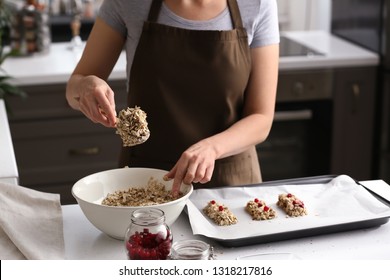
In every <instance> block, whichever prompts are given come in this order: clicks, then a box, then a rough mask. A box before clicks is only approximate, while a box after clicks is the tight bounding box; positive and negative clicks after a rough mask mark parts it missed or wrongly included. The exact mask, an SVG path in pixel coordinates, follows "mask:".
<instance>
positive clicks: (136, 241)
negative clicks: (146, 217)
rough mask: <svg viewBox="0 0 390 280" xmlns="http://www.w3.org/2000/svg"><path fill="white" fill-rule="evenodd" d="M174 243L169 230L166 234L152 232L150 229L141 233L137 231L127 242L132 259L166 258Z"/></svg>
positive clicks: (129, 255)
mask: <svg viewBox="0 0 390 280" xmlns="http://www.w3.org/2000/svg"><path fill="white" fill-rule="evenodd" d="M171 245H172V235H171V233H170V231H169V230H167V232H166V234H165V233H163V232H159V233H157V234H153V233H150V232H149V230H148V229H144V231H143V232H142V233H141V234H140V233H139V232H135V233H134V234H133V235H131V236H130V238H129V240H128V241H127V242H126V249H127V251H128V257H129V259H131V260H165V259H167V257H168V255H169V253H170V250H171Z"/></svg>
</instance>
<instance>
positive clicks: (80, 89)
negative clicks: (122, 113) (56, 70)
mask: <svg viewBox="0 0 390 280" xmlns="http://www.w3.org/2000/svg"><path fill="white" fill-rule="evenodd" d="M66 98H67V100H68V103H69V105H70V106H71V107H72V108H73V109H76V110H80V111H81V112H83V113H84V115H85V116H87V117H88V118H89V119H90V120H91V121H93V122H95V123H100V124H102V125H104V126H106V127H115V123H116V112H115V100H114V92H113V91H112V89H111V88H110V87H109V85H108V84H107V83H106V82H105V81H104V80H102V79H100V78H98V77H97V76H93V75H90V76H82V75H73V76H72V77H71V79H70V80H69V83H68V88H67V91H66Z"/></svg>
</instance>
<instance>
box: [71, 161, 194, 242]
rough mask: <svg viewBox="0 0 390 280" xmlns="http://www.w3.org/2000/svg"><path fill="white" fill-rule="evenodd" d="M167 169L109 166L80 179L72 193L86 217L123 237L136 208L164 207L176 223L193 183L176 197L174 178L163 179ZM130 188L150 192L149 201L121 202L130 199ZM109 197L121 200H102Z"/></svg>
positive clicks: (147, 197) (95, 224) (169, 218)
mask: <svg viewBox="0 0 390 280" xmlns="http://www.w3.org/2000/svg"><path fill="white" fill-rule="evenodd" d="M167 173H168V171H166V170H160V169H153V168H127V167H126V168H118V169H111V170H106V171H102V172H98V173H94V174H91V175H89V176H86V177H84V178H82V179H80V180H79V181H77V182H76V183H75V184H74V185H73V187H72V195H73V196H74V197H75V198H76V200H77V202H78V204H79V206H80V208H81V210H82V211H83V213H84V215H85V216H86V218H87V219H88V220H89V221H90V222H91V223H92V224H93V225H94V226H95V227H96V228H97V229H99V230H100V231H102V232H104V233H106V234H107V235H109V236H111V237H113V238H116V239H120V240H123V239H124V234H125V231H126V229H127V227H128V226H129V224H130V221H131V214H132V213H133V211H134V210H137V209H140V208H159V209H161V210H162V211H164V213H165V217H166V223H167V224H168V226H170V225H172V224H173V223H174V222H175V221H176V219H177V218H178V217H179V215H180V214H181V212H182V211H183V209H184V207H185V205H186V203H187V200H188V198H189V197H190V195H191V193H192V191H193V186H192V185H184V184H183V185H182V186H181V192H182V194H181V195H180V196H179V197H177V198H173V199H172V197H170V191H171V189H172V183H173V181H172V180H171V181H165V180H163V177H164V175H165V174H167ZM162 186H164V188H163V187H162ZM128 192H134V193H135V194H136V195H137V196H142V194H146V193H147V195H145V196H146V200H148V201H147V202H146V203H145V201H144V202H143V203H141V204H142V205H138V206H123V205H119V204H121V203H122V202H123V201H125V202H124V203H128V202H126V201H127V200H129V197H128V195H127V193H128ZM149 192H150V193H149ZM153 193H154V194H153ZM164 195H165V196H164ZM107 197H109V199H108V200H112V201H114V202H112V201H111V202H110V203H114V204H117V206H111V205H104V204H102V203H103V200H104V199H106V198H107ZM124 197H126V198H125V199H124ZM123 199H124V200H123ZM120 200H121V201H122V202H121V201H120ZM130 200H131V199H130ZM132 200H136V199H132ZM152 200H154V202H153V205H146V204H152V203H151V201H152ZM168 200H169V201H168ZM132 203H133V202H132ZM144 203H145V205H144Z"/></svg>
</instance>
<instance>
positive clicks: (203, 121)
mask: <svg viewBox="0 0 390 280" xmlns="http://www.w3.org/2000/svg"><path fill="white" fill-rule="evenodd" d="M161 4H162V0H154V1H152V6H151V8H150V11H149V18H148V21H146V22H145V23H144V26H143V30H142V34H141V38H140V41H139V43H138V46H137V49H136V52H135V55H134V61H133V64H132V68H131V71H130V79H129V94H128V106H129V107H134V106H136V105H137V106H140V107H141V109H143V110H144V111H145V112H146V113H147V121H148V124H149V129H150V132H151V135H150V138H149V140H148V141H146V142H145V143H144V144H142V145H138V146H135V147H131V148H123V151H122V155H121V160H120V166H126V165H127V166H133V167H150V168H160V169H165V170H170V169H171V168H172V167H173V166H174V165H175V163H176V161H177V160H178V159H179V158H180V156H181V154H182V153H183V152H184V151H185V150H186V149H187V148H188V147H189V146H191V145H193V144H194V143H196V142H198V141H199V140H201V139H204V138H207V137H209V136H212V135H214V134H216V133H219V132H221V131H223V130H225V129H227V128H228V127H230V126H231V125H232V124H233V123H235V122H236V121H237V120H239V119H240V118H241V117H242V110H243V103H244V98H245V89H246V87H247V83H248V79H249V75H250V71H251V56H250V50H249V46H248V39H247V35H246V31H245V29H244V28H243V26H242V20H241V16H240V11H239V9H238V6H237V2H236V0H228V7H229V9H230V14H231V18H232V22H233V30H227V31H210V30H188V29H182V28H177V27H172V26H167V25H162V24H159V23H157V17H158V14H159V12H160V8H161ZM260 181H261V176H260V167H259V162H258V158H257V153H256V150H255V147H252V148H250V149H248V150H247V151H245V152H243V153H241V154H238V155H234V156H231V157H227V158H223V159H220V160H216V162H215V169H214V173H213V177H212V180H211V181H210V182H209V183H207V184H206V185H203V186H206V187H212V186H215V187H216V186H227V185H242V184H251V183H258V182H260Z"/></svg>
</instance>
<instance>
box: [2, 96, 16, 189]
mask: <svg viewBox="0 0 390 280" xmlns="http://www.w3.org/2000/svg"><path fill="white" fill-rule="evenodd" d="M0 182H5V183H12V184H17V183H18V169H17V166H16V160H15V153H14V148H13V145H12V139H11V134H10V130H9V125H8V118H7V113H6V110H5V104H4V100H2V99H0Z"/></svg>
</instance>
